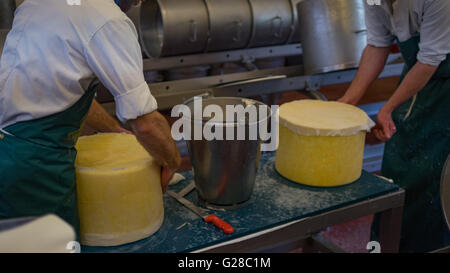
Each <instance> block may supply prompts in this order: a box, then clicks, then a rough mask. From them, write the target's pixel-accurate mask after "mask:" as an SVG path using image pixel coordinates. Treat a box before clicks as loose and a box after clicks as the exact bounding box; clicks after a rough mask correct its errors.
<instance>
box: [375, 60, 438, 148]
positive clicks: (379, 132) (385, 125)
mask: <svg viewBox="0 0 450 273" xmlns="http://www.w3.org/2000/svg"><path fill="white" fill-rule="evenodd" d="M437 68H438V67H437V66H432V65H427V64H422V63H420V62H417V63H416V64H415V65H414V66H413V68H412V69H411V70H410V71H409V72H408V74H406V76H405V78H404V79H403V81H402V83H401V84H400V86H399V87H398V88H397V90H396V91H395V93H394V94H393V95H392V96H391V98H390V99H389V100H388V101H387V102H386V104H385V105H384V106H383V107H382V108H381V109H380V112H379V113H378V116H377V120H378V122H377V127H376V128H374V134H375V136H376V137H377V138H378V139H380V140H382V141H387V140H389V139H390V138H391V137H392V135H393V134H394V133H395V131H396V128H395V125H394V122H393V121H392V111H394V110H395V109H396V108H397V107H399V106H400V105H401V104H402V103H404V102H405V101H407V100H408V99H409V98H411V97H412V96H414V95H416V94H417V93H418V92H419V91H420V90H421V89H422V88H423V87H424V86H425V85H426V84H427V83H428V81H429V80H430V79H431V77H432V76H433V74H434V73H435V72H436V70H437Z"/></svg>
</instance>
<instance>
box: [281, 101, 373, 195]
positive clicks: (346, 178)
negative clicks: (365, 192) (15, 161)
mask: <svg viewBox="0 0 450 273" xmlns="http://www.w3.org/2000/svg"><path fill="white" fill-rule="evenodd" d="M279 113H280V126H279V146H278V150H277V152H276V162H275V168H276V170H277V171H278V172H279V173H280V174H281V175H282V176H284V177H286V178H288V179H290V180H292V181H294V182H298V183H301V184H305V185H310V186H322V187H330V186H340V185H345V184H348V183H351V182H354V181H355V180H357V179H358V178H359V177H360V176H361V171H362V161H363V152H364V141H365V135H366V131H369V130H370V128H371V127H372V126H373V125H374V123H373V121H372V120H370V118H369V117H368V116H367V114H366V113H365V112H364V111H362V110H360V109H359V108H357V107H354V106H351V105H347V104H343V103H338V102H325V101H318V100H300V101H294V102H290V103H286V104H284V105H282V106H281V107H280V112H279Z"/></svg>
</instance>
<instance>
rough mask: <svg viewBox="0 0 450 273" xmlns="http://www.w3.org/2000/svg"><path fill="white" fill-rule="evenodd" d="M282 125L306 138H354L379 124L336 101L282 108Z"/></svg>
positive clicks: (356, 108) (303, 102)
mask: <svg viewBox="0 0 450 273" xmlns="http://www.w3.org/2000/svg"><path fill="white" fill-rule="evenodd" d="M280 124H281V125H283V126H285V127H287V128H289V129H290V130H292V131H293V132H294V133H296V134H299V135H303V136H351V135H355V134H358V133H359V132H360V131H367V132H369V131H370V129H371V128H372V127H373V126H374V125H375V123H374V122H373V121H372V120H371V119H370V118H369V117H368V116H367V114H366V113H365V112H364V111H363V110H361V109H359V108H358V107H355V106H352V105H348V104H345V103H340V102H335V101H320V100H297V101H292V102H289V103H285V104H283V105H282V106H281V107H280Z"/></svg>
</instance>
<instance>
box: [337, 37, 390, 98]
mask: <svg viewBox="0 0 450 273" xmlns="http://www.w3.org/2000/svg"><path fill="white" fill-rule="evenodd" d="M389 52H390V49H389V48H388V47H374V46H371V45H368V46H367V47H366V48H365V49H364V52H363V55H362V57H361V63H360V66H359V69H358V72H357V73H356V77H355V78H354V79H353V81H352V83H351V85H350V87H349V89H348V90H347V91H346V92H345V95H344V96H343V97H342V98H340V99H339V101H340V102H344V103H348V104H352V105H356V104H358V102H359V100H360V99H361V98H362V97H363V96H364V93H365V92H366V90H367V88H369V86H370V84H372V82H373V81H375V80H376V79H377V78H378V76H379V75H380V73H381V72H382V71H383V68H384V66H385V64H386V60H387V57H388V56H389Z"/></svg>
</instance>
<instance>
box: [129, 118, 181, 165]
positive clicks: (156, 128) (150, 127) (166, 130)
mask: <svg viewBox="0 0 450 273" xmlns="http://www.w3.org/2000/svg"><path fill="white" fill-rule="evenodd" d="M128 122H129V123H130V125H131V129H132V130H133V133H134V134H135V135H136V137H137V139H138V140H139V142H140V143H141V144H142V146H144V148H145V149H146V150H147V151H148V152H149V153H150V154H151V155H152V156H153V157H154V158H155V159H156V160H157V161H158V162H159V163H160V164H161V165H162V166H164V167H168V168H169V169H171V170H176V169H178V168H179V167H180V164H181V157H180V154H179V152H178V149H177V146H176V144H175V141H174V140H173V138H172V133H171V130H170V126H169V123H168V122H167V120H166V119H165V118H164V116H162V115H161V114H160V113H159V112H158V111H154V112H152V113H150V114H147V115H143V116H141V117H138V118H137V119H135V120H130V121H128Z"/></svg>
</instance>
